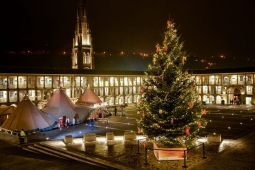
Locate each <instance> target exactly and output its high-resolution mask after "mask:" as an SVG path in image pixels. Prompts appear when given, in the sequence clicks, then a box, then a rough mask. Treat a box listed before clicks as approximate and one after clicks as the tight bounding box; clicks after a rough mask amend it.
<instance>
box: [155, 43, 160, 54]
mask: <svg viewBox="0 0 255 170" xmlns="http://www.w3.org/2000/svg"><path fill="white" fill-rule="evenodd" d="M159 50H160V48H159V45H156V52H157V53H158V52H159Z"/></svg>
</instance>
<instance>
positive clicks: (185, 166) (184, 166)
mask: <svg viewBox="0 0 255 170" xmlns="http://www.w3.org/2000/svg"><path fill="white" fill-rule="evenodd" d="M183 160H184V164H183V166H182V167H183V168H187V167H188V166H187V165H186V150H184V159H183Z"/></svg>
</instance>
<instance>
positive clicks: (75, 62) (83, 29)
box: [72, 0, 94, 69]
mask: <svg viewBox="0 0 255 170" xmlns="http://www.w3.org/2000/svg"><path fill="white" fill-rule="evenodd" d="M75 27H76V28H75V32H74V34H75V35H74V39H73V49H72V69H94V65H93V63H94V62H93V57H92V52H93V48H92V38H91V34H90V29H89V27H88V23H87V15H86V11H85V9H84V4H83V2H82V0H80V1H79V4H78V11H77V22H76V26H75Z"/></svg>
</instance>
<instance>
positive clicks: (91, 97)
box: [76, 86, 101, 104]
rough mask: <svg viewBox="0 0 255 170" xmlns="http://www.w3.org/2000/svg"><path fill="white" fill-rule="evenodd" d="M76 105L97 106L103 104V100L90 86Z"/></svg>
mask: <svg viewBox="0 0 255 170" xmlns="http://www.w3.org/2000/svg"><path fill="white" fill-rule="evenodd" d="M76 103H86V104H96V103H101V100H100V98H99V97H98V96H97V95H96V93H95V92H94V91H93V90H92V89H91V88H90V86H88V87H87V89H86V90H85V91H84V92H83V94H82V95H81V96H80V97H79V99H78V101H77V102H76Z"/></svg>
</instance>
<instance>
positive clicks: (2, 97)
mask: <svg viewBox="0 0 255 170" xmlns="http://www.w3.org/2000/svg"><path fill="white" fill-rule="evenodd" d="M22 70H24V69H22ZM224 71H225V72H222V71H221V70H211V72H210V70H199V71H193V73H192V74H190V76H191V78H192V79H194V81H195V82H196V85H197V86H196V90H197V92H198V93H199V99H200V100H201V101H203V102H205V103H206V104H221V103H222V100H224V103H225V104H229V103H230V101H231V100H232V99H238V101H239V102H240V103H241V104H255V96H254V94H255V92H254V86H255V82H254V79H255V68H254V69H253V71H252V72H251V71H247V69H241V70H239V71H238V72H237V71H236V72H233V70H231V69H225V70H224ZM228 71H229V72H228ZM0 72H1V73H0V105H11V104H18V103H19V102H20V101H21V100H22V98H23V96H24V95H25V94H28V96H29V98H30V100H31V101H33V102H34V103H36V104H40V102H43V101H47V100H48V99H49V98H50V97H51V96H52V95H53V93H54V91H55V90H56V89H58V88H59V87H63V88H64V89H65V92H66V94H67V95H68V96H69V97H70V98H71V99H72V100H73V101H75V100H76V99H77V98H78V97H79V96H80V95H81V94H82V93H83V92H84V90H85V88H86V87H87V86H88V85H90V87H91V89H93V90H94V92H95V93H96V94H97V95H98V96H99V98H100V99H101V101H103V102H105V103H107V104H108V105H109V106H111V105H121V104H130V103H136V102H137V101H138V100H139V98H140V97H141V94H140V91H141V90H140V89H141V87H142V86H143V79H144V78H145V75H144V72H142V71H137V72H134V71H125V72H124V71H118V72H116V71H115V72H110V71H96V70H86V72H84V71H83V73H82V70H72V69H69V70H62V71H61V70H60V71H56V70H51V71H49V70H47V71H46V70H43V69H40V72H41V73H37V74H34V73H30V72H38V70H31V69H30V70H29V72H27V73H20V74H17V73H15V72H18V71H15V70H12V72H14V73H10V72H9V73H8V72H5V71H3V70H0ZM56 72H59V73H56ZM64 72H68V74H66V73H64ZM205 72H207V73H205Z"/></svg>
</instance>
